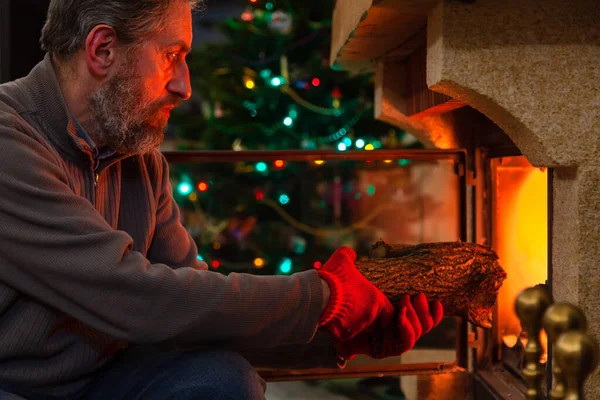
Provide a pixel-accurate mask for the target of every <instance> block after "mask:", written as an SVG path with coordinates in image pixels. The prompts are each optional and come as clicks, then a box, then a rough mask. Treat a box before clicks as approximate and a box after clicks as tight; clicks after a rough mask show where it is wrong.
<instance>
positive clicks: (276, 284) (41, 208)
mask: <svg viewBox="0 0 600 400" xmlns="http://www.w3.org/2000/svg"><path fill="white" fill-rule="evenodd" d="M0 148H2V149H3V155H2V157H0V171H1V172H2V173H0V193H1V196H0V227H1V229H0V265H2V281H3V282H4V283H5V284H7V285H9V286H11V287H13V288H15V289H17V290H19V291H20V292H22V293H24V294H26V295H28V296H31V297H32V298H34V299H36V300H38V301H40V302H43V303H45V304H47V305H49V306H51V307H53V308H56V309H58V310H60V311H62V312H64V313H66V314H68V315H70V316H72V317H73V318H75V319H77V320H79V321H81V322H83V323H85V324H87V325H89V326H91V327H93V328H95V329H98V330H99V331H102V332H105V333H107V334H110V335H112V336H113V337H115V338H118V339H124V340H127V341H130V342H133V343H159V342H174V343H188V344H203V343H204V344H215V345H223V346H227V347H235V348H242V347H268V346H278V345H286V344H293V343H306V342H309V341H310V340H311V339H312V337H313V335H314V333H315V331H316V326H317V323H318V321H319V317H320V314H321V310H322V307H323V305H322V302H323V292H322V286H321V282H320V280H319V277H318V275H317V273H316V272H315V271H307V272H303V273H299V274H294V275H293V276H289V277H286V276H272V277H259V276H251V275H247V274H230V275H229V276H223V275H221V274H218V273H213V272H209V271H204V270H196V269H194V268H189V267H181V268H178V269H172V268H170V267H169V266H168V265H166V264H162V263H151V262H150V261H149V260H148V259H147V258H145V257H144V256H142V254H140V253H138V252H135V251H132V243H133V240H132V238H131V237H130V236H129V235H128V234H127V233H125V232H122V231H118V230H113V229H112V228H111V227H110V226H109V225H108V224H107V223H106V221H104V219H103V218H102V216H101V215H100V214H99V213H98V212H97V211H96V210H95V209H94V207H93V206H92V205H91V204H90V203H89V202H88V201H87V200H86V199H84V198H82V197H79V196H77V195H76V194H74V193H73V191H72V190H71V188H70V187H69V184H68V180H67V177H66V175H65V173H64V171H63V170H62V169H61V168H60V167H59V161H58V160H56V159H55V156H54V155H53V153H52V152H51V151H50V150H49V149H47V148H46V147H45V146H44V145H43V144H42V143H41V142H40V141H38V140H36V139H34V134H33V133H30V134H26V133H23V132H19V131H16V130H15V129H13V128H7V127H5V126H2V127H0ZM195 265H197V264H195Z"/></svg>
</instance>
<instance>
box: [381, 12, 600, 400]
mask: <svg viewBox="0 0 600 400" xmlns="http://www.w3.org/2000/svg"><path fill="white" fill-rule="evenodd" d="M598 21H600V7H598V6H597V4H596V3H595V2H594V1H592V0H590V1H560V0H547V1H543V2H541V1H533V0H530V1H514V0H509V1H506V0H477V1H475V2H468V3H467V2H459V1H449V0H444V1H441V2H439V3H437V4H436V5H435V6H434V7H433V8H432V9H431V11H430V12H429V14H428V18H427V31H426V34H427V45H426V46H427V61H426V68H427V72H426V73H427V86H428V87H429V88H430V89H431V90H433V91H435V92H439V93H443V94H445V95H447V96H449V97H451V98H453V99H455V100H459V101H461V102H463V103H465V104H467V105H468V106H470V107H472V108H473V109H475V110H477V111H478V112H480V113H481V114H483V116H485V117H484V119H489V121H491V122H493V123H494V124H495V125H497V127H499V128H500V129H501V130H502V131H503V132H504V133H505V134H506V135H507V136H508V137H509V138H510V139H511V140H512V141H513V142H514V143H515V144H516V146H517V147H518V149H519V150H520V151H521V153H522V154H523V155H524V156H525V157H526V158H527V159H528V160H529V162H530V163H531V164H532V165H534V166H536V167H548V168H553V174H554V175H553V179H552V180H553V191H552V211H551V213H552V214H551V223H552V226H551V237H552V241H551V265H552V271H551V272H552V276H551V278H552V295H553V297H554V299H555V300H556V301H568V302H571V303H573V304H576V305H578V306H579V307H581V308H582V310H583V311H584V312H585V313H586V315H587V318H588V321H589V332H590V333H591V335H592V336H593V337H595V338H596V339H597V340H598V339H600V24H599V22H598ZM378 68H388V66H387V65H385V66H383V67H382V66H381V65H379V66H378ZM386 75H388V76H389V75H390V74H389V73H387V74H386ZM388 76H386V78H388ZM388 79H391V78H388ZM380 87H381V85H380ZM385 87H386V86H384V89H383V90H384V91H385ZM380 90H381V88H380ZM390 98H391V96H386V94H385V93H384V94H383V96H381V97H380V100H379V101H380V104H379V114H380V115H379V117H380V118H381V119H383V120H386V121H388V122H392V123H395V124H396V125H398V126H401V127H403V128H404V129H406V130H407V131H409V132H410V133H412V134H413V135H414V136H416V137H417V138H418V139H420V140H421V141H422V142H424V143H426V144H428V145H429V146H431V147H454V146H464V147H468V146H469V142H471V143H472V142H473V139H476V138H473V137H471V138H469V139H465V137H464V136H462V135H463V134H464V133H463V132H461V133H460V134H459V133H457V132H459V128H458V127H459V126H461V115H462V114H461V113H460V112H452V113H449V114H446V115H441V114H440V115H438V116H428V117H427V118H418V117H415V118H408V117H407V116H406V115H404V114H402V112H401V111H400V110H399V109H398V107H397V105H398V103H397V102H395V101H391V100H390ZM463 114H464V113H463ZM469 119H470V120H471V122H472V121H473V119H472V118H469ZM465 123H467V122H462V126H464V125H465ZM486 125H487V124H485V123H484V124H479V127H471V128H470V131H471V132H470V135H486V134H488V131H486V128H485V126H486ZM487 128H489V126H488V127H487ZM492 130H493V129H492ZM440 131H443V134H441V135H440ZM586 395H587V398H594V399H595V398H600V371H598V370H596V372H595V373H594V374H593V375H592V376H590V378H589V379H588V381H587V384H586Z"/></svg>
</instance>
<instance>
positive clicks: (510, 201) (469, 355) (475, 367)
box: [165, 110, 552, 400]
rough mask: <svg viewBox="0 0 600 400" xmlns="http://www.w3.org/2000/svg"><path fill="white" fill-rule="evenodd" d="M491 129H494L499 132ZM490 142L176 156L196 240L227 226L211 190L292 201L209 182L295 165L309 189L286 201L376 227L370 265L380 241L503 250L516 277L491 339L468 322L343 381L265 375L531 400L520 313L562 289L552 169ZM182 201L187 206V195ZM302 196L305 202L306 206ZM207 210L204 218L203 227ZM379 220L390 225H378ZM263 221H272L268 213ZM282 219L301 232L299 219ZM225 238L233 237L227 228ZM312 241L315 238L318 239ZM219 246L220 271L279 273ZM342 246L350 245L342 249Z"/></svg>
mask: <svg viewBox="0 0 600 400" xmlns="http://www.w3.org/2000/svg"><path fill="white" fill-rule="evenodd" d="M468 112H469V113H471V117H473V116H477V117H478V118H479V116H478V114H477V113H475V112H474V111H473V110H471V111H468ZM480 122H481V121H480ZM487 123H488V125H487V127H491V126H492V124H491V123H490V122H489V121H487ZM490 137H494V138H495V139H494V140H493V141H490V140H489V138H488V139H486V140H485V141H483V142H478V143H476V144H475V146H473V147H472V148H471V149H455V150H440V149H437V150H434V149H420V150H400V149H399V150H379V151H350V152H343V153H341V152H332V151H284V152H269V151H242V152H237V151H211V152H168V151H167V152H165V155H166V157H167V159H168V160H169V162H170V164H171V171H172V174H173V175H172V181H173V186H174V187H175V188H176V189H177V188H178V187H179V186H180V185H182V184H185V185H187V186H188V187H189V188H191V191H193V193H185V196H188V198H189V199H190V201H191V202H192V203H198V204H199V205H200V206H197V205H196V206H195V207H196V208H190V210H192V211H186V209H185V207H183V218H184V220H185V221H184V222H185V223H186V226H187V227H188V230H189V231H190V232H191V233H193V235H200V234H201V232H204V231H206V230H210V229H213V228H212V227H210V226H209V225H210V224H208V225H207V224H206V223H205V222H199V221H200V220H201V219H202V218H204V219H205V220H213V222H212V225H219V223H218V221H215V217H216V215H212V214H211V210H213V209H214V208H211V207H212V206H211V205H210V204H208V203H203V202H202V201H201V200H200V199H199V196H200V197H201V196H202V192H203V191H205V190H209V188H208V187H209V186H210V190H213V191H215V190H222V191H223V192H222V193H221V194H216V193H214V192H213V193H212V194H211V196H212V197H218V198H220V199H223V201H225V199H226V198H227V196H229V197H231V196H232V195H233V196H235V197H239V198H242V197H244V196H246V195H250V196H256V200H257V204H262V205H259V206H258V207H262V206H264V207H265V208H273V204H270V203H269V199H272V200H276V199H277V196H280V195H281V193H283V192H282V190H283V189H282V187H279V186H278V183H277V181H278V179H276V176H275V175H269V174H263V175H262V177H257V176H256V172H254V173H253V175H254V176H253V177H252V180H253V185H252V186H243V185H241V184H240V186H234V185H236V183H240V182H242V183H243V180H242V181H240V180H236V179H232V180H231V183H230V184H229V187H226V186H227V185H225V187H222V188H221V189H218V187H219V185H217V184H214V183H212V181H213V180H214V178H212V177H210V176H209V175H210V172H208V171H221V170H223V168H226V169H227V168H228V169H230V170H231V171H238V173H239V171H242V174H243V173H244V172H243V171H247V170H248V169H249V170H255V169H256V166H257V164H258V163H263V164H265V165H267V166H270V167H269V168H272V169H274V171H275V173H277V171H278V170H277V168H276V167H275V166H276V165H280V166H281V165H285V168H289V169H290V170H293V169H294V168H303V171H304V172H303V173H302V174H299V175H301V177H302V178H301V179H299V178H296V179H299V180H298V182H295V183H293V184H292V185H291V186H292V187H297V188H298V191H297V192H293V191H290V190H292V189H290V182H289V181H288V179H287V178H286V179H284V180H283V181H282V182H284V183H283V184H284V185H288V186H287V189H285V190H288V192H287V195H286V196H288V200H289V198H291V199H294V201H300V202H302V203H307V204H310V203H312V202H314V199H313V198H312V197H311V196H312V195H311V193H312V194H318V193H321V192H322V193H321V194H323V193H329V194H328V195H327V194H326V195H325V197H323V199H324V202H323V205H322V211H323V215H322V216H319V217H318V218H323V219H324V220H328V221H330V222H332V223H333V224H336V223H337V224H338V228H339V229H340V230H342V231H343V230H345V229H347V228H349V227H348V226H344V225H343V224H341V222H340V221H342V220H343V219H344V215H346V217H347V216H348V215H351V216H352V219H353V220H354V221H358V222H360V223H362V222H364V219H365V218H368V219H369V224H370V225H371V226H372V227H375V228H376V230H375V232H376V234H371V236H369V235H366V234H364V233H363V234H361V235H358V236H362V237H363V239H364V240H366V242H364V241H363V242H362V245H352V244H351V245H352V246H353V247H354V248H356V249H357V252H358V253H359V257H368V256H369V248H368V247H369V246H368V245H367V244H368V243H371V244H372V243H374V242H375V241H376V240H378V239H381V238H383V239H384V240H386V241H387V242H389V243H406V244H418V243H422V242H435V241H452V240H462V241H473V242H477V243H479V244H484V245H488V246H491V247H492V248H494V249H495V250H496V252H497V253H498V255H499V257H500V260H501V265H502V266H503V268H504V269H505V271H506V272H507V275H508V277H507V279H506V280H505V282H504V284H503V286H502V288H501V290H500V292H499V296H498V300H497V308H496V312H495V315H494V318H493V326H492V328H491V329H482V328H476V327H474V326H471V325H470V324H467V323H466V321H464V320H462V319H460V318H445V319H444V321H443V323H442V324H441V325H440V326H439V327H438V328H437V329H436V331H435V332H432V333H431V334H430V335H427V336H426V337H424V338H423V339H422V340H421V341H420V342H419V343H418V344H417V346H416V347H415V349H414V350H412V351H409V352H408V353H406V354H404V355H403V356H401V357H394V358H390V359H385V360H380V361H375V360H370V359H368V358H366V357H358V358H357V359H356V360H354V361H352V362H350V363H349V364H348V366H347V367H346V368H344V369H342V370H338V369H301V368H295V369H268V370H261V374H262V376H263V377H264V378H265V379H267V380H268V381H282V380H315V379H316V380H323V379H343V378H356V377H373V376H380V377H381V376H401V377H402V378H401V382H402V388H403V389H404V390H405V391H406V392H408V393H414V396H423V393H435V392H440V393H441V392H444V391H445V390H446V389H447V388H448V387H453V388H454V389H452V390H453V391H455V392H456V393H455V396H456V397H454V398H456V399H464V398H468V396H471V395H472V394H473V392H474V393H475V394H476V397H475V398H476V399H478V400H481V399H501V398H507V397H509V396H510V398H513V399H525V394H524V393H525V390H526V388H525V381H524V379H523V376H522V374H521V370H522V368H523V363H524V352H523V349H524V345H525V344H526V343H527V335H526V333H525V332H523V330H522V328H521V326H520V323H519V320H518V318H517V316H516V315H515V313H514V303H515V299H516V296H517V295H518V293H519V292H520V291H521V290H523V289H525V288H527V287H531V286H535V285H545V286H548V287H549V286H551V279H550V277H551V274H549V270H550V263H549V257H548V252H549V244H548V243H549V240H550V235H549V229H548V226H549V215H550V214H549V210H550V209H551V196H550V193H551V188H552V180H551V178H550V177H551V176H552V173H551V170H549V169H546V168H538V167H534V166H532V165H531V164H530V163H529V162H528V160H527V158H526V157H525V156H523V155H521V154H520V152H519V150H518V149H517V148H516V146H515V145H514V144H513V143H512V142H511V141H510V139H508V137H506V135H504V134H503V133H502V132H499V131H497V130H496V133H495V134H494V135H490ZM279 172H282V171H279ZM258 175H260V174H258ZM293 175H298V174H293ZM203 183H204V185H203V186H202V184H203ZM221 186H222V185H221ZM267 186H269V187H270V189H269V191H264V192H261V193H259V194H260V195H257V193H258V192H257V187H267ZM350 187H353V188H354V189H352V190H351V189H349V188H350ZM325 188H328V189H327V190H326V189H325ZM245 192H248V193H245ZM175 195H176V196H181V194H180V193H177V190H176V193H175ZM361 195H362V197H361ZM298 196H305V197H302V200H298V199H297V197H298ZM279 206H281V204H280V205H279ZM199 209H201V210H202V212H201V214H202V215H198V210H199ZM373 210H380V213H379V214H378V215H375V216H374V217H373ZM313 212H314V211H311V210H310V209H308V208H307V209H305V210H304V211H303V213H302V212H301V214H300V215H301V216H298V215H296V218H297V219H299V220H300V221H297V222H300V223H302V224H303V225H304V227H300V230H304V231H305V232H309V233H310V234H309V235H307V236H306V237H305V238H304V240H307V241H308V242H309V245H315V246H316V245H318V240H319V238H318V236H319V235H318V234H316V232H312V233H311V231H310V230H308V228H310V225H311V222H309V221H310V219H311V218H312V217H313V215H312V213H313ZM258 213H259V214H261V213H262V214H261V215H263V216H264V215H265V214H264V211H260V210H259V211H258ZM280 216H282V218H281V219H282V220H286V221H288V222H289V221H290V216H288V217H283V214H281V215H280ZM263 218H264V217H263ZM263 218H259V219H258V221H257V220H256V219H253V220H252V226H253V227H254V226H258V227H259V228H260V225H261V224H263V223H264V221H261V219H263ZM286 218H287V219H286ZM336 221H337V222H336ZM361 221H362V222H361ZM241 225H243V224H241ZM222 228H223V229H224V230H226V227H225V225H223V226H222ZM311 235H314V236H315V237H314V238H313V239H311V238H310V237H311ZM195 237H196V236H195ZM199 240H201V239H199ZM330 240H331V238H330ZM365 243H367V244H365ZM198 244H199V247H201V244H200V243H198ZM209 244H210V246H211V247H212V250H210V251H205V250H203V249H201V255H202V256H203V257H204V259H205V261H207V263H208V264H209V266H210V267H211V268H212V269H214V270H219V268H220V269H221V270H222V269H223V268H227V267H229V268H230V269H231V270H232V271H237V272H250V273H262V271H264V265H265V263H268V262H272V261H269V260H268V259H267V257H266V256H265V255H261V256H260V257H261V263H260V265H257V264H256V261H255V260H256V257H255V256H251V257H250V258H249V259H248V260H245V262H244V260H241V259H240V258H236V259H235V260H232V259H227V256H226V254H227V251H229V253H230V254H231V248H230V247H229V250H227V251H225V250H224V249H225V246H226V243H225V242H222V241H218V243H217V241H215V242H210V243H209ZM341 244H344V242H343V240H342V241H340V242H339V243H337V244H336V245H341ZM255 245H256V243H255ZM258 247H260V244H259V246H258ZM265 253H268V251H266V252H265ZM236 254H237V253H236ZM328 255H329V253H325V254H323V255H322V258H320V259H319V258H315V259H314V260H313V259H310V260H306V259H304V261H300V263H303V265H304V267H305V268H304V269H306V268H310V267H311V266H312V265H313V262H324V261H325V258H324V257H326V256H328ZM236 257H238V256H237V255H236ZM313 258H314V257H313ZM295 262H296V261H295ZM257 266H259V267H260V268H257ZM548 365H549V364H548ZM444 388H446V389H444ZM465 396H466V397H465ZM414 398H421V397H414ZM445 399H446V400H452V399H453V398H451V397H445Z"/></svg>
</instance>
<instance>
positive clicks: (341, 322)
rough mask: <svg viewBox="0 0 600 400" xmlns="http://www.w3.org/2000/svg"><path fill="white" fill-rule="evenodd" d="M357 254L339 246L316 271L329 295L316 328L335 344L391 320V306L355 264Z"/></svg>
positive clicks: (392, 315)
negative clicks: (376, 321) (322, 331)
mask: <svg viewBox="0 0 600 400" xmlns="http://www.w3.org/2000/svg"><path fill="white" fill-rule="evenodd" d="M355 259H356V253H355V252H354V250H352V249H351V248H350V247H347V246H344V247H340V248H339V249H337V250H336V251H335V253H333V255H332V256H331V257H330V258H329V260H328V261H327V262H326V263H325V265H323V267H322V268H321V269H318V270H317V272H318V273H319V276H320V277H321V279H323V280H324V281H325V282H327V284H328V285H329V290H330V292H331V294H330V296H329V303H328V304H327V308H326V309H325V311H324V312H323V314H322V315H321V321H320V322H319V326H320V327H323V329H325V330H326V331H327V332H329V334H330V335H331V336H332V338H333V340H334V341H335V342H340V341H345V340H348V339H350V338H352V337H354V336H355V335H356V334H358V333H360V332H362V331H363V330H364V329H365V328H367V327H369V326H371V325H372V324H373V322H374V321H375V320H376V319H379V321H380V324H381V325H382V326H388V325H390V324H391V322H392V321H393V317H394V307H393V306H392V304H391V303H390V301H389V300H388V299H387V297H386V296H385V295H384V294H383V293H382V292H381V291H380V290H379V289H377V288H376V287H375V286H374V285H373V284H372V283H371V282H369V281H368V280H367V279H366V278H365V277H364V276H363V275H362V274H361V273H360V271H358V269H357V268H356V266H355V265H354V260H355Z"/></svg>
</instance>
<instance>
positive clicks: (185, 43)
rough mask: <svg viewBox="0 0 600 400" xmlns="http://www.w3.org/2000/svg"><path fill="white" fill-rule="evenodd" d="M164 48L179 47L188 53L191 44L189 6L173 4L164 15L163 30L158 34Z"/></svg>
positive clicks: (190, 13)
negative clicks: (163, 43)
mask: <svg viewBox="0 0 600 400" xmlns="http://www.w3.org/2000/svg"><path fill="white" fill-rule="evenodd" d="M159 36H160V37H162V39H163V40H161V41H162V42H165V45H166V46H179V47H181V48H182V49H183V50H186V51H187V52H189V50H190V46H191V44H192V11H191V8H190V6H189V5H184V4H183V2H181V3H179V4H178V2H175V3H174V4H173V5H172V6H171V8H170V9H169V11H168V12H167V15H165V24H164V29H163V30H162V32H161V33H160V34H159Z"/></svg>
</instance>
